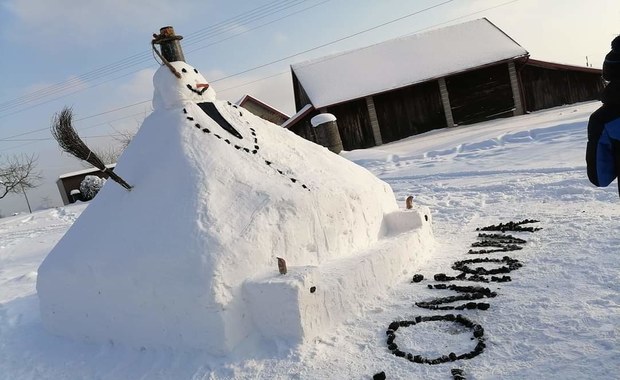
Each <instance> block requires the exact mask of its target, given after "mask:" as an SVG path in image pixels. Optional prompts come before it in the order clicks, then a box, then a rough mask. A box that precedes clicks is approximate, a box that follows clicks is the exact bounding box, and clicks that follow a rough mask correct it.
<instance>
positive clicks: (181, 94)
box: [153, 61, 215, 109]
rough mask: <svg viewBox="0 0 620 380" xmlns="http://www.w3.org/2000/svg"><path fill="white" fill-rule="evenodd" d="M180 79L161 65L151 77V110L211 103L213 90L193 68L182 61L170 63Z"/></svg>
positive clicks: (213, 94)
mask: <svg viewBox="0 0 620 380" xmlns="http://www.w3.org/2000/svg"><path fill="white" fill-rule="evenodd" d="M170 65H172V67H174V69H175V70H176V71H177V72H178V73H179V74H181V78H177V76H176V75H174V74H173V73H172V71H170V69H169V68H168V67H167V66H165V65H162V66H161V67H160V68H159V69H158V70H157V71H156V72H155V75H154V76H153V86H154V87H155V93H154V94H153V108H154V109H162V108H175V107H180V106H182V105H183V104H186V103H189V102H192V103H203V102H212V101H214V100H215V90H214V89H213V88H212V87H211V86H209V84H208V83H207V80H206V79H205V78H204V77H203V76H202V74H200V73H199V72H198V70H196V69H195V68H194V67H192V66H190V65H188V64H187V63H185V62H182V61H176V62H170Z"/></svg>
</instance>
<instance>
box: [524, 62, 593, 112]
mask: <svg viewBox="0 0 620 380" xmlns="http://www.w3.org/2000/svg"><path fill="white" fill-rule="evenodd" d="M520 77H521V85H522V88H523V97H524V99H525V107H526V110H527V111H538V110H541V109H545V108H551V107H557V106H561V105H564V104H573V103H577V102H585V101H588V100H596V99H600V93H601V91H602V90H603V82H602V79H601V75H600V74H598V73H587V72H580V71H569V70H561V69H552V68H544V67H538V66H531V65H527V64H526V65H525V66H524V67H523V68H521V70H520Z"/></svg>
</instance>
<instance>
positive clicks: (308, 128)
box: [289, 110, 319, 144]
mask: <svg viewBox="0 0 620 380" xmlns="http://www.w3.org/2000/svg"><path fill="white" fill-rule="evenodd" d="M318 114H319V112H318V111H316V110H314V111H312V112H310V113H309V114H308V115H306V116H304V118H303V119H301V120H300V121H298V122H297V123H295V125H293V126H291V127H290V128H289V130H290V131H291V132H293V133H294V134H296V135H298V136H301V137H303V138H304V139H306V140H309V141H312V142H314V143H317V144H318V143H319V140H318V136H317V133H316V130H315V128H313V127H312V124H311V123H310V120H311V119H312V118H313V117H314V116H316V115H318Z"/></svg>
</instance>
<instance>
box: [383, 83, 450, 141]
mask: <svg viewBox="0 0 620 380" xmlns="http://www.w3.org/2000/svg"><path fill="white" fill-rule="evenodd" d="M373 99H374V103H375V110H376V113H377V119H378V121H379V127H380V129H381V138H382V140H383V143H387V142H390V141H396V140H400V139H402V138H405V137H409V136H412V135H415V134H418V133H423V132H426V131H430V130H431V129H436V128H444V127H445V126H446V118H445V115H444V112H443V105H442V103H441V95H440V93H439V84H438V83H437V81H432V82H426V83H420V84H417V85H414V86H410V87H406V88H403V89H399V90H395V91H390V92H386V93H383V94H379V95H375V96H373Z"/></svg>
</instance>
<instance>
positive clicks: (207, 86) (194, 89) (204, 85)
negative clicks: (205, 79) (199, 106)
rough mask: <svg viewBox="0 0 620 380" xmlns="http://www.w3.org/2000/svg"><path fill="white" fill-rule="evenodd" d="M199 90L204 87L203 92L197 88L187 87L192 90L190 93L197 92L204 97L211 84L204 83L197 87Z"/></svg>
mask: <svg viewBox="0 0 620 380" xmlns="http://www.w3.org/2000/svg"><path fill="white" fill-rule="evenodd" d="M196 87H197V88H200V87H202V89H201V90H198V89H197V88H194V87H192V86H191V85H190V84H188V85H187V88H189V89H190V91H192V92H195V93H196V94H198V95H202V94H204V93H205V91H207V89H208V88H209V84H208V83H207V84H203V83H199V84H197V85H196Z"/></svg>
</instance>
